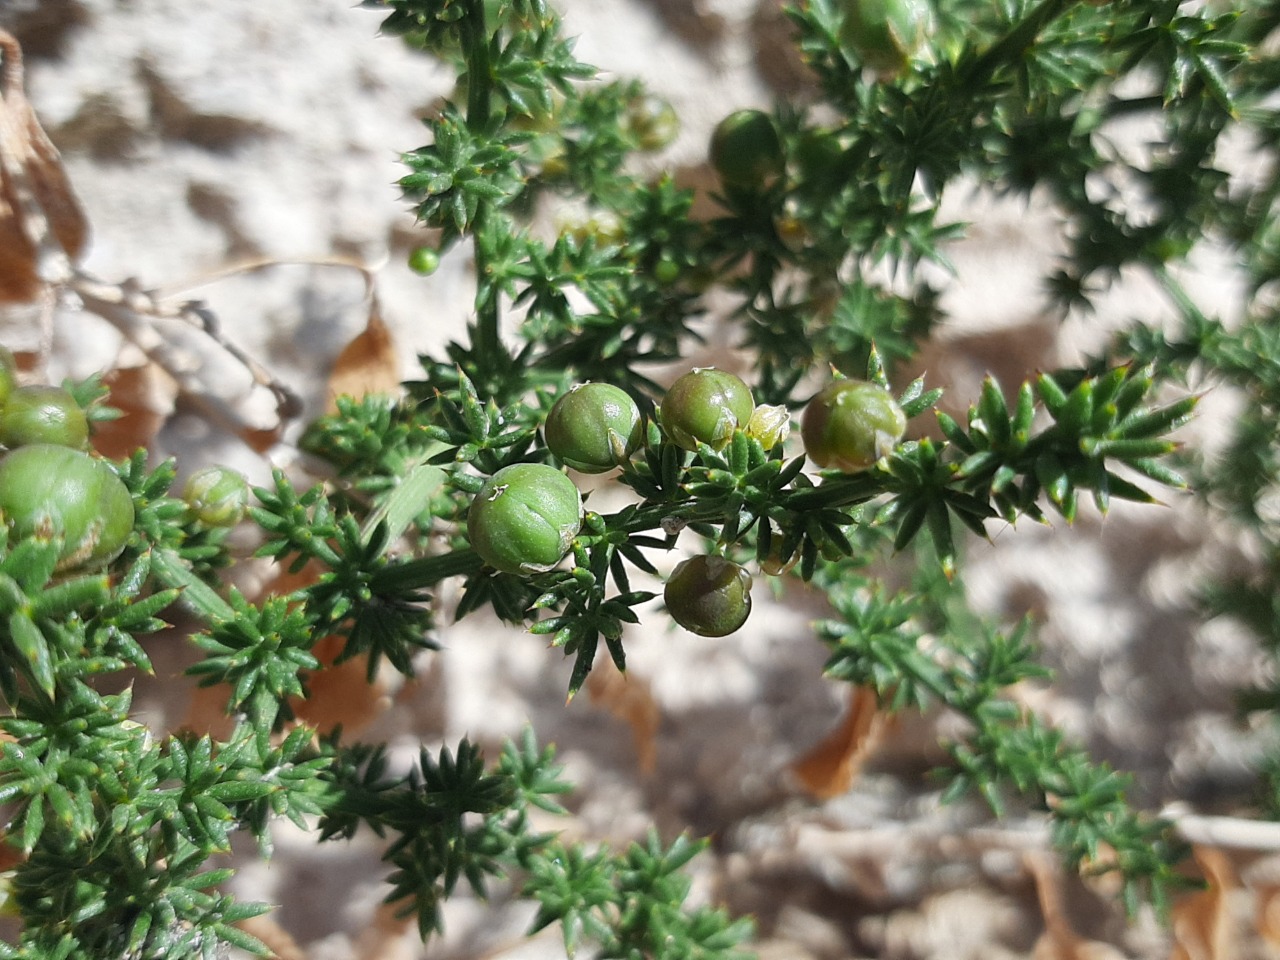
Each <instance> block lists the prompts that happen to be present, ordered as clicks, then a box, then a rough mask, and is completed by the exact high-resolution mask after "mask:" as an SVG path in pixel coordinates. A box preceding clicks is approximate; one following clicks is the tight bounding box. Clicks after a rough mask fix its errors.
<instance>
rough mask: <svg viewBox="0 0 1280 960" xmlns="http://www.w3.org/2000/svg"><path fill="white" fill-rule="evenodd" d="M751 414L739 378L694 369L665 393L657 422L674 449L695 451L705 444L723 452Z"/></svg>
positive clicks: (709, 369)
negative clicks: (701, 444)
mask: <svg viewBox="0 0 1280 960" xmlns="http://www.w3.org/2000/svg"><path fill="white" fill-rule="evenodd" d="M754 410H755V401H754V400H753V399H752V397H751V389H750V388H749V387H748V386H747V385H746V384H745V383H743V382H742V380H741V379H740V378H738V377H735V376H734V375H733V374H732V373H726V372H725V371H723V370H717V369H715V368H714V367H696V368H694V369H693V370H691V371H689V372H688V373H686V374H685V375H684V376H682V377H680V378H679V379H678V380H676V382H675V383H673V384H672V385H671V387H670V389H668V390H667V393H666V396H664V397H663V398H662V406H661V408H660V409H659V411H658V419H659V420H660V421H661V423H662V429H663V430H665V431H666V432H667V436H669V437H670V438H671V440H672V442H673V443H675V444H676V445H677V446H680V447H683V448H684V449H686V450H697V449H698V444H700V443H705V444H708V445H709V446H710V447H712V448H713V449H715V450H722V449H724V447H725V446H727V445H728V443H729V441H730V440H731V439H733V431H735V430H738V429H740V428H742V427H745V426H746V425H747V421H748V420H750V419H751V414H752V413H753V412H754Z"/></svg>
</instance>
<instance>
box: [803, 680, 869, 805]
mask: <svg viewBox="0 0 1280 960" xmlns="http://www.w3.org/2000/svg"><path fill="white" fill-rule="evenodd" d="M891 722H892V718H891V717H889V716H888V715H886V714H884V713H881V711H880V709H879V705H878V704H877V702H876V695H875V692H874V691H873V690H871V689H869V688H867V687H855V688H854V690H853V695H852V697H851V698H850V701H849V706H848V708H847V709H846V711H845V715H844V717H843V718H842V719H841V721H840V725H839V726H838V727H836V728H835V729H834V730H832V731H831V733H829V734H828V735H827V736H826V737H825V738H824V739H823V740H822V741H821V742H820V743H819V744H818V745H817V746H815V747H814V748H813V749H811V750H810V751H809V752H808V753H806V754H805V755H804V756H802V757H801V758H800V759H799V760H796V761H795V762H794V763H792V764H791V772H792V773H794V774H795V775H796V778H797V779H798V780H799V781H800V785H801V786H802V787H804V789H805V790H806V791H808V792H809V793H810V794H811V795H813V796H814V797H816V798H817V799H819V800H828V799H830V798H831V797H837V796H839V795H840V794H842V793H845V792H846V791H847V790H848V789H849V787H850V786H851V785H852V784H853V780H854V777H856V776H857V774H858V771H859V770H860V769H861V768H862V764H863V763H864V762H866V759H867V757H868V756H869V755H870V754H871V751H872V750H874V749H875V747H876V746H877V745H878V743H879V742H880V738H881V736H882V735H883V734H884V732H885V730H886V729H887V728H888V726H889V724H890V723H891Z"/></svg>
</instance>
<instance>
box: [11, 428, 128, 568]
mask: <svg viewBox="0 0 1280 960" xmlns="http://www.w3.org/2000/svg"><path fill="white" fill-rule="evenodd" d="M0 513H2V514H3V516H4V520H5V522H6V523H8V524H9V526H10V527H11V528H12V530H13V533H14V535H15V536H16V537H43V538H47V539H52V538H54V537H61V538H62V541H63V543H62V550H61V551H60V552H59V554H58V556H59V562H58V568H59V569H60V570H66V569H71V568H92V567H97V566H101V565H102V564H105V563H107V562H109V561H111V560H113V559H115V558H116V557H117V556H118V555H119V553H120V551H121V550H123V549H124V546H125V543H126V542H127V541H128V539H129V534H130V533H131V532H132V531H133V498H132V497H130V496H129V491H128V489H127V488H126V487H125V485H124V483H123V482H122V481H121V480H120V478H119V477H118V476H117V475H116V472H115V471H114V470H113V469H112V468H111V466H110V464H108V463H107V462H106V461H105V460H101V459H99V458H98V457H94V456H91V455H89V454H87V453H83V452H81V451H79V450H72V449H71V448H70V447H62V446H56V445H54V444H47V443H36V444H31V445H30V446H25V447H19V448H18V449H17V450H11V451H10V452H9V453H7V454H5V455H4V458H3V459H0Z"/></svg>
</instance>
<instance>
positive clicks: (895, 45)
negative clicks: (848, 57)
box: [840, 0, 929, 76]
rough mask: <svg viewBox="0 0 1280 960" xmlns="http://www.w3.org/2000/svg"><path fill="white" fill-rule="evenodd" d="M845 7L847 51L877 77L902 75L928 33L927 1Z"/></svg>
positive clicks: (872, 1) (881, 0)
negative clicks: (878, 75) (877, 75)
mask: <svg viewBox="0 0 1280 960" xmlns="http://www.w3.org/2000/svg"><path fill="white" fill-rule="evenodd" d="M843 6H844V23H843V24H842V26H841V29H840V42H841V43H842V44H843V45H844V47H845V49H847V50H848V51H849V52H850V53H852V54H853V55H854V56H855V57H857V58H858V60H859V62H861V63H862V64H863V65H865V66H867V67H870V68H871V69H872V70H874V71H875V72H876V73H877V74H881V75H883V76H895V75H897V74H899V73H902V72H903V71H904V70H905V69H906V68H907V66H908V65H909V64H910V62H911V55H912V54H913V53H915V51H916V50H917V49H918V48H919V47H920V44H921V43H922V42H923V41H924V37H925V33H926V32H927V30H928V24H929V8H928V5H927V3H926V0H844V3H843Z"/></svg>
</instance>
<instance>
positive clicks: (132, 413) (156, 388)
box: [93, 362, 178, 460]
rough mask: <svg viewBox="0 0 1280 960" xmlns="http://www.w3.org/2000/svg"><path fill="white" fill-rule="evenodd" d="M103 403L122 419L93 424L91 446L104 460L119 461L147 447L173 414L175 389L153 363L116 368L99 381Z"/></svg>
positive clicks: (174, 385) (167, 377) (171, 379)
mask: <svg viewBox="0 0 1280 960" xmlns="http://www.w3.org/2000/svg"><path fill="white" fill-rule="evenodd" d="M102 383H103V386H105V387H106V388H107V390H108V393H107V398H106V401H105V403H106V404H107V406H111V407H115V408H116V409H117V410H119V411H120V412H121V413H122V414H123V416H121V417H120V418H118V419H116V420H108V421H105V422H102V423H97V424H95V425H94V429H93V447H94V449H95V450H97V451H98V452H99V453H100V454H102V455H103V456H104V457H110V458H111V459H113V460H122V459H124V458H125V457H128V456H130V455H131V454H132V453H133V452H134V451H135V450H137V449H138V448H139V447H149V446H150V445H151V443H152V441H153V440H154V439H155V437H156V434H157V433H159V432H160V428H161V427H162V426H163V425H164V422H165V420H166V419H167V418H168V417H169V415H170V414H172V413H173V409H174V401H175V399H176V398H177V394H178V391H177V386H176V384H175V383H174V382H173V378H171V377H169V376H167V375H166V374H165V373H164V371H162V370H161V369H160V367H159V366H158V365H156V364H154V363H149V362H148V363H143V364H142V365H141V366H134V367H117V368H116V369H114V370H112V371H110V372H109V373H108V374H107V375H106V376H105V377H103V378H102Z"/></svg>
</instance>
